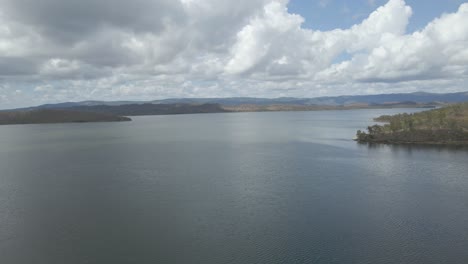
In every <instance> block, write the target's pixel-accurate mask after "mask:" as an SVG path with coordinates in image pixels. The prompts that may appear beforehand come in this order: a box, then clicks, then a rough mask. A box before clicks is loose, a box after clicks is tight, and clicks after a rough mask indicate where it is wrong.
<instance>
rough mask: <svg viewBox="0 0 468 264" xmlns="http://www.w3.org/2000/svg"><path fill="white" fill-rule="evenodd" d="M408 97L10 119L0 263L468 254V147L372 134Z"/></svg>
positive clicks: (406, 258)
mask: <svg viewBox="0 0 468 264" xmlns="http://www.w3.org/2000/svg"><path fill="white" fill-rule="evenodd" d="M401 111H404V110H401V109H400V110H357V111H326V112H294V113H245V114H244V113H241V114H206V115H180V116H155V117H136V118H134V121H133V122H127V123H99V124H57V125H23V126H1V127H0V263H5V264H16V263H25V264H30V263H34V264H55V263H57V264H65V263H66V264H69V263H71V264H74V263H93V264H94V263H96V264H101V263H112V264H115V263H203V264H206V263H208V264H209V263H216V264H218V263H221V264H222V263H242V264H244V263H344V264H350V263H369V264H375V263H389V264H390V263H391V264H393V263H424V264H431V263H434V264H435V263H437V264H441V263H454V264H459V263H468V149H449V148H438V147H414V146H413V147H404V146H400V147H396V146H393V147H391V146H381V145H380V146H367V145H359V144H357V143H355V142H353V141H352V140H351V138H352V137H353V136H354V134H355V132H356V130H357V129H362V128H364V127H366V126H367V125H368V124H370V123H372V122H371V118H372V117H375V116H378V115H380V114H391V113H396V112H401Z"/></svg>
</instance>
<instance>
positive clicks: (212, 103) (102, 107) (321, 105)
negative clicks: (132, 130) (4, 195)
mask: <svg viewBox="0 0 468 264" xmlns="http://www.w3.org/2000/svg"><path fill="white" fill-rule="evenodd" d="M459 102H468V92H461V93H445V94H437V93H423V92H418V93H407V94H404V93H400V94H379V95H357V96H335V97H317V98H292V97H283V98H275V99H268V98H251V97H232V98H180V99H163V100H153V101H113V102H108V101H83V102H67V103H59V104H45V105H40V106H35V107H28V108H21V109H13V110H4V111H1V112H28V111H38V110H67V111H75V112H88V113H89V112H93V113H103V114H108V115H116V116H138V115H171V114H194V113H223V112H259V111H314V110H334V109H338V110H347V109H359V108H398V107H400V108H401V107H435V106H438V105H444V104H451V103H459Z"/></svg>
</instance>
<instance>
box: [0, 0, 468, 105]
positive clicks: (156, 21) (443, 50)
mask: <svg viewBox="0 0 468 264" xmlns="http://www.w3.org/2000/svg"><path fill="white" fill-rule="evenodd" d="M373 2H374V1H369V4H373ZM128 3H129V2H127V1H123V0H118V1H110V0H105V1H101V2H99V3H98V2H95V1H91V0H85V1H83V2H80V3H79V4H78V3H77V2H73V1H59V0H45V1H44V2H41V4H40V5H39V6H38V4H37V3H36V2H35V1H32V0H21V1H18V0H15V1H13V0H0V87H3V88H2V90H1V94H2V98H3V99H2V106H0V108H5V107H6V106H4V105H9V106H13V105H26V104H36V103H38V102H41V103H42V102H44V101H47V100H62V99H63V100H66V101H70V100H81V99H107V100H113V99H153V98H162V97H184V96H197V97H203V96H210V97H212V96H265V97H275V96H321V95H336V94H357V93H378V92H391V91H395V92H397V91H416V90H426V91H436V90H437V87H443V88H444V89H447V91H448V90H450V91H452V90H457V89H458V90H460V89H464V88H465V87H466V83H467V82H468V81H467V80H468V72H467V71H468V49H467V48H466V47H468V4H463V5H461V6H460V8H459V10H458V11H457V12H455V13H452V14H445V15H442V16H441V17H440V18H437V19H434V20H433V21H432V22H431V23H429V24H428V25H427V26H426V27H425V28H424V29H423V30H421V31H418V32H414V33H411V34H409V33H407V32H406V28H407V25H408V23H409V21H410V18H411V15H412V10H411V8H410V7H409V6H408V5H407V4H406V3H405V1H403V0H390V1H388V2H387V3H386V4H385V5H384V6H381V7H378V8H376V10H375V11H374V12H373V13H372V14H370V15H369V16H368V17H367V18H366V19H364V20H363V21H362V22H360V23H358V24H356V25H354V26H352V27H350V28H348V29H336V30H331V31H318V30H312V29H305V28H303V27H302V24H303V22H304V18H303V17H301V16H299V15H297V14H292V13H289V12H288V9H287V5H288V1H286V0H238V1H231V0H180V1H169V0H160V1H149V0H137V1H134V2H132V4H131V5H129V4H128ZM323 3H325V2H323ZM110 4H113V10H114V11H113V12H108V10H107V9H108V5H110ZM52 7H53V8H52ZM85 7H86V10H92V12H84V10H85ZM129 9H130V10H132V12H134V13H133V14H132V16H128V15H126V14H128V13H129V12H128V10H129ZM106 10H107V11H106ZM82 11H83V12H82ZM57 12H61V13H60V15H57ZM340 58H345V59H344V61H343V59H340ZM337 60H338V62H337ZM435 84H437V85H439V86H436V85H435ZM50 86H51V87H54V89H45V88H43V87H50ZM41 87H42V88H41ZM16 90H20V91H23V93H22V95H21V96H20V95H15V94H16V92H15V91H16ZM34 91H35V92H34ZM57 91H60V92H57ZM38 93H39V94H40V95H38ZM53 93H55V94H53ZM32 94H35V95H34V96H33V95H32ZM13 96H16V97H15V98H13ZM5 102H6V103H7V104H5Z"/></svg>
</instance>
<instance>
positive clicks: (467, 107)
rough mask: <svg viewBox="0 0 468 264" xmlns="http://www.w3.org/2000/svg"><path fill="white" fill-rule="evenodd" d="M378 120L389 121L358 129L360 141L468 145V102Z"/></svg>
mask: <svg viewBox="0 0 468 264" xmlns="http://www.w3.org/2000/svg"><path fill="white" fill-rule="evenodd" d="M374 120H375V121H377V122H386V123H387V124H384V125H374V126H369V127H368V128H367V132H362V131H358V132H357V135H356V137H357V141H359V142H370V143H397V144H406V143H418V144H452V145H468V103H460V104H454V105H450V106H447V107H443V108H439V109H434V110H430V111H424V112H420V113H414V114H399V115H394V116H380V117H378V118H375V119H374Z"/></svg>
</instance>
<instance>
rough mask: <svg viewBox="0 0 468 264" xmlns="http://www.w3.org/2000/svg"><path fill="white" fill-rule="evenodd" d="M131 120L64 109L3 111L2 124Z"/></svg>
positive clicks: (1, 114) (0, 113)
mask: <svg viewBox="0 0 468 264" xmlns="http://www.w3.org/2000/svg"><path fill="white" fill-rule="evenodd" d="M121 121H131V119H130V118H128V117H123V116H118V115H113V114H107V113H94V112H86V111H73V110H62V109H39V110H30V111H1V112H0V125H13V124H51V123H87V122H121Z"/></svg>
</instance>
